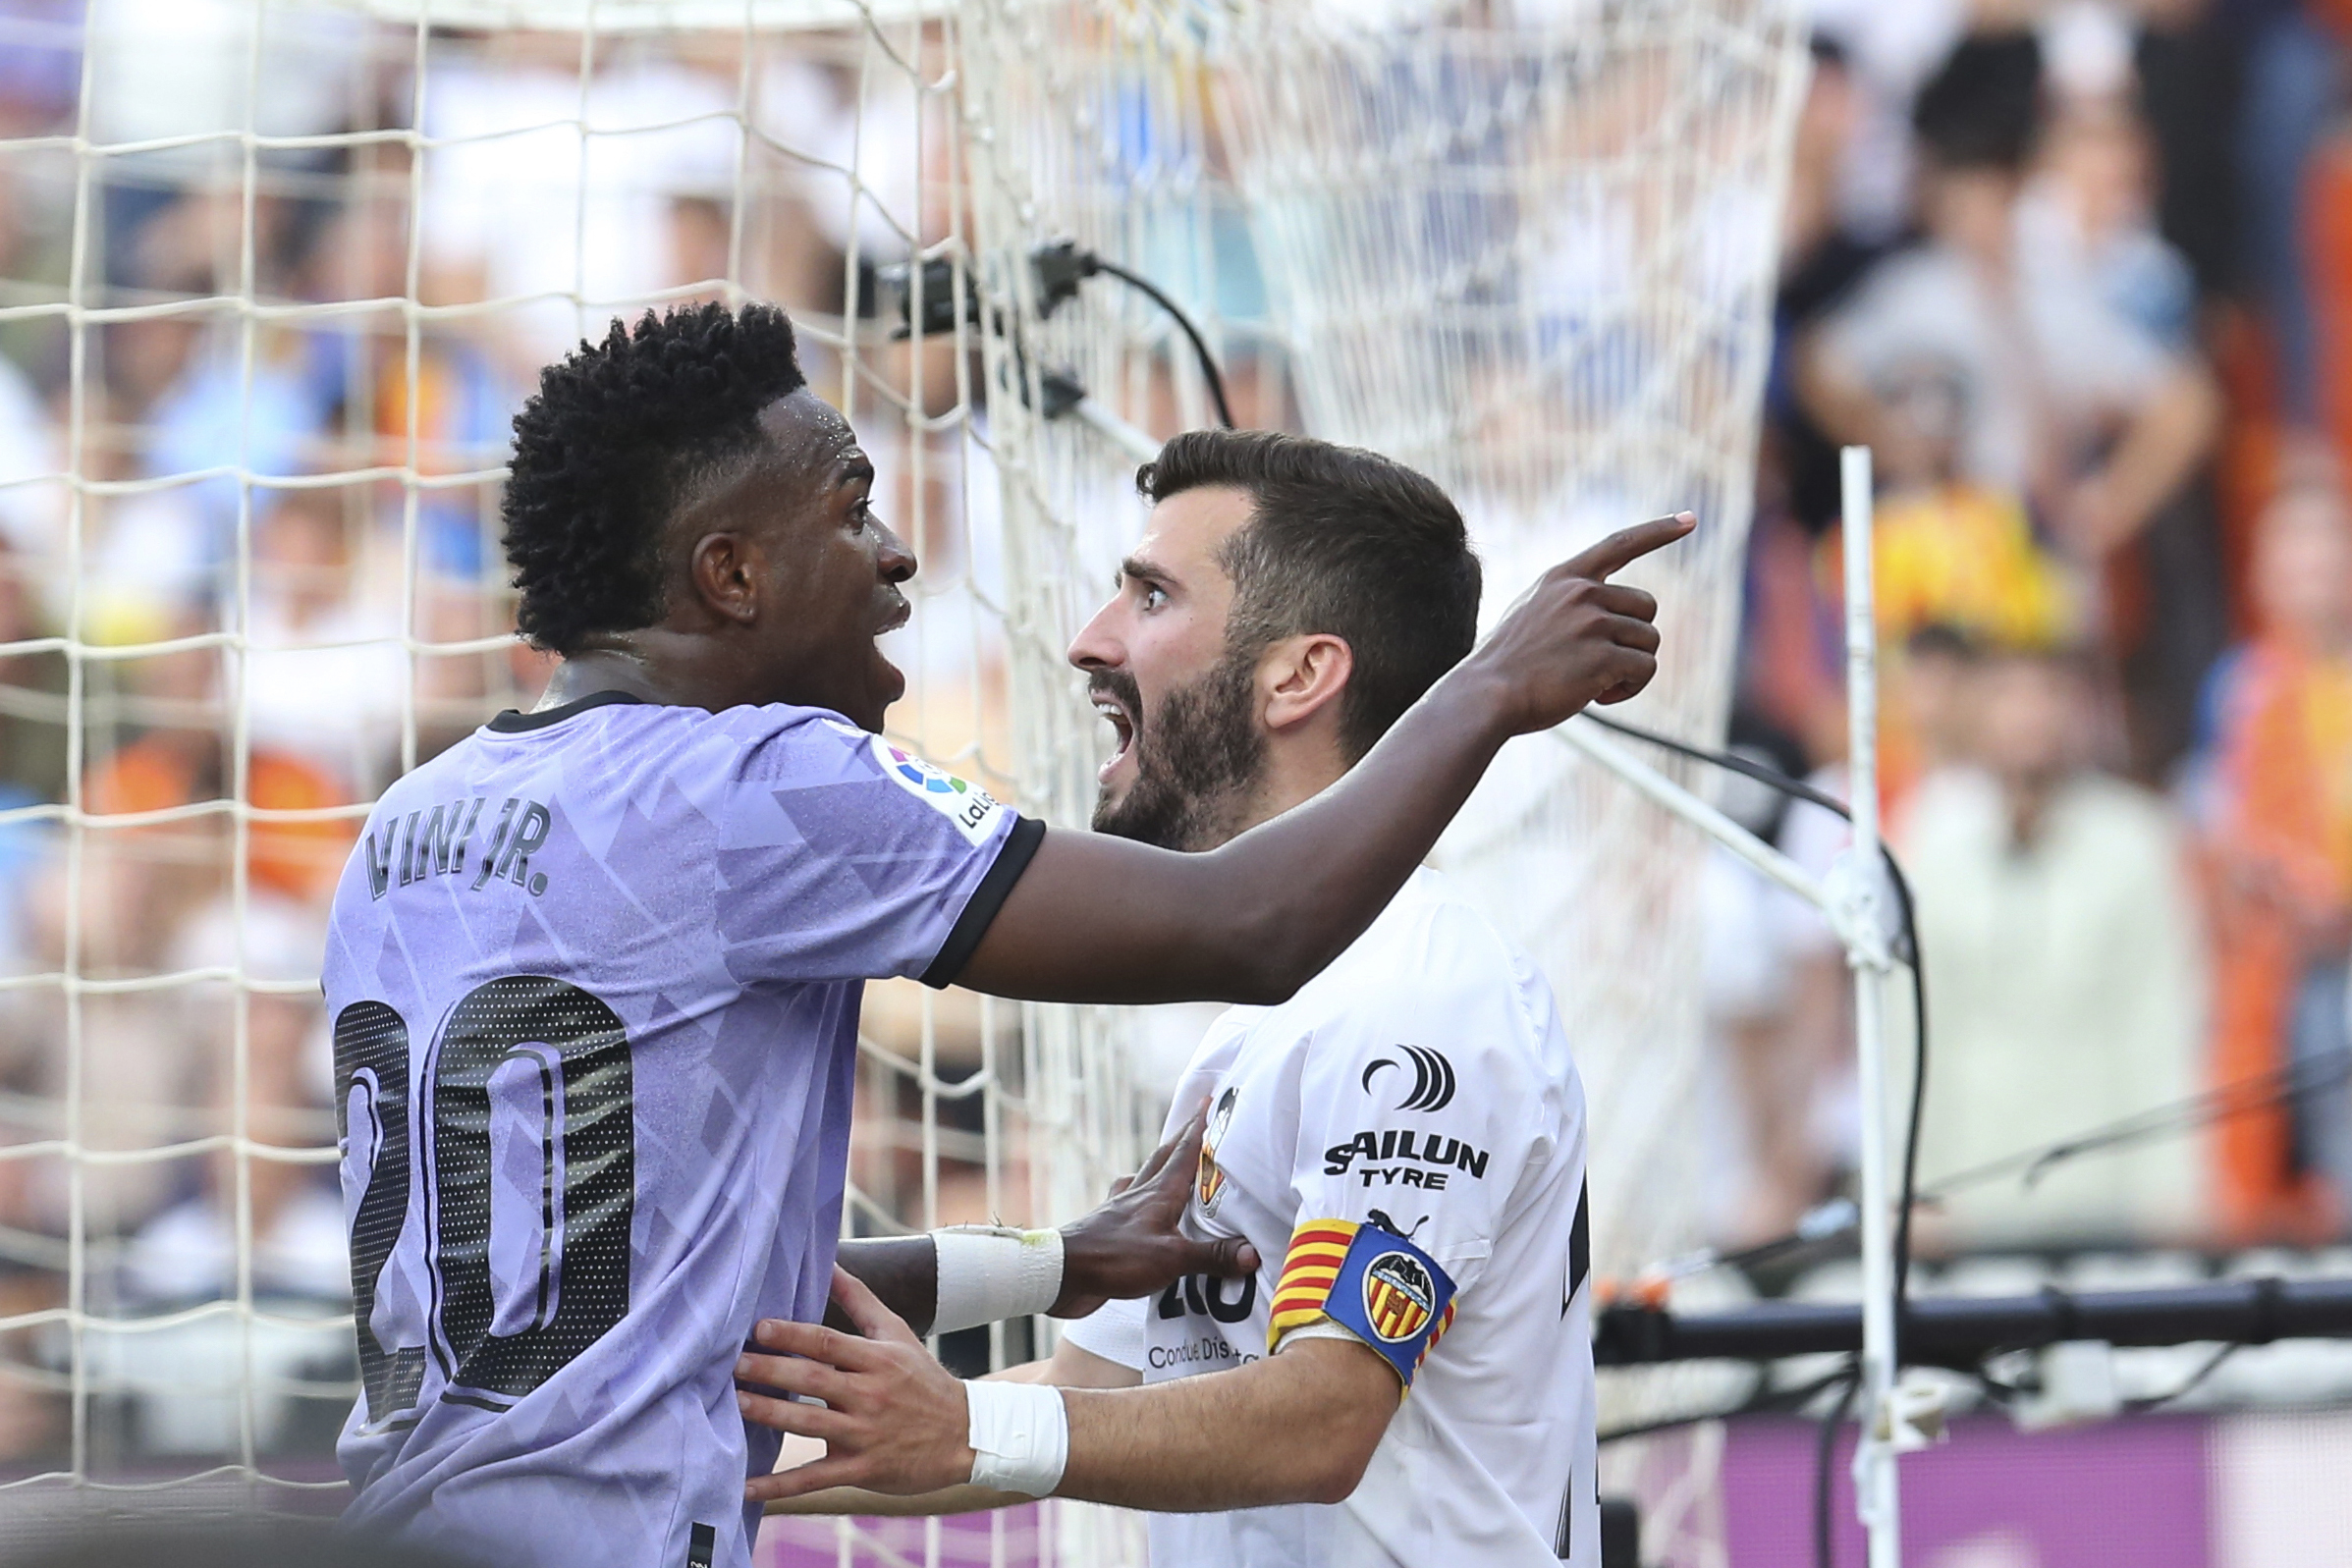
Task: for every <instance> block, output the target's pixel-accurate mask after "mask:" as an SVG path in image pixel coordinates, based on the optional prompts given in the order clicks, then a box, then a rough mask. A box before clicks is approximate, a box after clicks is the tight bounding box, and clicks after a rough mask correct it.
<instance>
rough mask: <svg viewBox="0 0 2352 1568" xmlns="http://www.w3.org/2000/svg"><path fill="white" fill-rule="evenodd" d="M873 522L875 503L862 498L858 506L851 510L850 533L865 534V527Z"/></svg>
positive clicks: (858, 501)
mask: <svg viewBox="0 0 2352 1568" xmlns="http://www.w3.org/2000/svg"><path fill="white" fill-rule="evenodd" d="M873 520H874V503H873V502H872V501H870V500H868V499H866V498H865V497H863V496H860V497H859V498H858V500H857V505H856V506H854V507H851V508H850V509H849V531H850V532H851V533H860V532H863V531H864V529H865V525H866V524H867V523H869V522H872V521H873Z"/></svg>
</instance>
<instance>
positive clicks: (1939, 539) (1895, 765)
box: [1822, 358, 2081, 805]
mask: <svg viewBox="0 0 2352 1568" xmlns="http://www.w3.org/2000/svg"><path fill="white" fill-rule="evenodd" d="M1874 392H1875V396H1876V401H1877V403H1878V408H1879V424H1878V429H1879V445H1878V447H1877V449H1876V450H1875V452H1874V453H1873V458H1874V460H1875V473H1876V475H1877V477H1878V481H1879V485H1880V492H1879V499H1878V501H1877V504H1876V507H1875V509H1874V514H1873V525H1872V541H1873V542H1872V550H1873V553H1874V558H1875V560H1874V564H1875V566H1876V568H1877V579H1876V580H1877V603H1876V608H1877V615H1878V627H1879V639H1880V647H1881V650H1882V651H1881V661H1882V665H1881V667H1882V669H1883V671H1884V676H1883V677H1882V700H1881V708H1880V732H1881V741H1880V746H1881V749H1880V763H1879V787H1880V790H1881V792H1882V793H1883V794H1885V795H1886V796H1887V800H1888V801H1889V803H1890V805H1891V803H1892V802H1894V801H1896V800H1899V799H1900V798H1901V797H1902V796H1903V795H1904V794H1905V793H1906V792H1908V790H1909V789H1910V787H1911V785H1912V784H1914V783H1916V782H1917V781H1918V779H1919V778H1920V777H1921V776H1922V775H1923V774H1924V773H1925V772H1926V771H1927V769H1928V768H1930V767H1932V766H1934V765H1935V764H1936V763H1938V762H1940V761H1946V760H1950V759H1949V757H1948V755H1946V756H1938V755H1936V754H1935V753H1936V752H1938V751H1940V750H1942V751H1948V745H1947V744H1946V743H1945V742H1943V741H1942V740H1939V739H1938V738H1937V737H1934V736H1923V735H1921V734H1919V733H1917V732H1915V730H1914V728H1913V726H1912V724H1911V722H1910V720H1911V715H1912V712H1913V709H1914V707H1915V703H1914V700H1913V698H1912V695H1911V694H1910V693H1909V692H1908V691H1907V689H1906V688H1907V686H1908V685H1909V684H1910V681H1911V676H1912V673H1911V669H1910V663H1911V661H1910V659H1909V657H1908V654H1909V652H1910V650H1911V648H1912V646H1913V643H1914V639H1915V638H1917V637H1918V636H1919V635H1920V634H1921V633H1923V632H1937V633H1942V636H1943V639H1944V640H1942V641H1939V640H1937V639H1936V638H1935V637H1933V636H1932V637H1931V638H1930V647H1931V650H1932V651H1933V652H1935V653H1949V652H1952V651H1955V644H1954V643H1953V642H1952V641H1951V639H1955V638H1956V639H1957V642H1958V643H1963V644H1964V643H1978V644H1987V645H1996V646H2020V647H2048V646H2051V645H2053V644H2055V643H2057V642H2060V641H2062V640H2065V639H2067V638H2069V637H2070V636H2072V635H2074V634H2075V633H2076V632H2078V631H2079V630H2080V627H2081V616H2080V614H2079V612H2078V611H2077V609H2076V601H2077V597H2078V596H2077V595H2076V593H2075V591H2074V588H2073V585H2072V584H2071V583H2070V582H2069V581H2068V579H2067V575H2066V572H2065V570H2064V568H2062V567H2061V566H2060V564H2059V563H2058V562H2057V561H2056V560H2054V559H2053V558H2052V557H2051V555H2050V554H2049V553H2048V552H2047V551H2045V550H2044V549H2043V548H2042V546H2041V544H2040V542H2039V541H2038V540H2037V539H2036V538H2035V537H2034V530H2033V526H2032V524H2031V523H2030V522H2029V521H2028V520H2027V518H2026V514H2025V509H2024V507H2023V506H2022V505H2020V504H2019V501H2018V498H2017V496H2016V495H2015V494H2014V493H2013V492H2010V491H2006V490H2002V489H1999V488H1997V487H1996V486H1992V485H1987V484H1982V483H1978V482H1974V481H1971V480H1970V479H1969V478H1967V477H1966V476H1965V475H1964V474H1963V472H1962V470H1961V444H1962V442H1963V441H1964V440H1965V438H1966V432H1967V430H1968V427H1969V423H1970V421H1969V411H1968V398H1969V386H1968V382H1967V379H1966V377H1965V375H1964V373H1963V372H1962V371H1961V370H1960V369H1959V368H1958V367H1957V366H1954V365H1951V364H1949V363H1946V362H1942V361H1938V360H1934V359H1929V358H1920V359H1913V360H1902V361H1897V362H1894V363H1892V364H1889V365H1888V366H1887V369H1886V371H1885V373H1884V374H1883V376H1882V378H1881V379H1880V380H1879V382H1878V383H1877V384H1876V386H1875V388H1874ZM1823 555H1824V561H1823V568H1822V575H1823V581H1824V584H1825V590H1826V591H1827V592H1829V593H1830V594H1832V596H1841V588H1840V585H1841V584H1842V581H1843V567H1842V564H1841V552H1840V550H1839V548H1838V541H1837V540H1835V539H1833V538H1832V539H1830V540H1827V541H1825V547H1824V552H1823ZM1945 662H1946V663H1947V664H1948V662H1949V661H1948V660H1947V661H1945ZM1925 674H1926V679H1927V680H1928V681H1929V682H1930V688H1929V689H1927V690H1925V691H1922V692H1921V693H1919V695H1918V701H1919V702H1924V703H1926V704H1929V705H1930V707H1931V709H1932V712H1933V714H1934V716H1935V718H1936V720H1937V722H1939V723H1941V722H1943V720H1944V718H1945V716H1946V715H1947V713H1948V709H1949V703H1948V702H1947V701H1945V700H1944V699H1945V697H1946V694H1947V691H1948V689H1949V681H1948V680H1946V679H1943V678H1942V676H1944V675H1945V674H1946V672H1945V671H1944V670H1943V669H1942V668H1941V667H1939V668H1935V669H1930V670H1929V671H1927V672H1926V673H1925Z"/></svg>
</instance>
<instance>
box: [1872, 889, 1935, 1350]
mask: <svg viewBox="0 0 2352 1568" xmlns="http://www.w3.org/2000/svg"><path fill="white" fill-rule="evenodd" d="M1880 850H1881V853H1882V854H1883V855H1885V858H1886V861H1887V876H1888V877H1889V878H1890V879H1891V880H1892V881H1893V883H1894V900H1895V902H1896V903H1897V904H1899V905H1900V906H1901V908H1902V916H1903V933H1904V935H1905V936H1906V937H1907V938H1908V939H1909V942H1910V946H1911V1034H1912V1039H1913V1041H1914V1044H1913V1047H1912V1050H1911V1108H1910V1112H1909V1123H1908V1125H1907V1126H1906V1127H1905V1128H1904V1131H1903V1179H1902V1185H1901V1187H1900V1188H1899V1189H1898V1196H1897V1199H1896V1202H1895V1206H1894V1368H1895V1370H1896V1371H1897V1372H1900V1371H1901V1370H1902V1365H1903V1343H1904V1341H1905V1340H1906V1339H1908V1338H1909V1337H1910V1330H1911V1325H1910V1316H1911V1212H1912V1211H1913V1210H1914V1209H1916V1208H1918V1207H1919V1124H1920V1122H1921V1121H1922V1120H1923V1119H1925V1117H1926V1114H1927V1105H1928V966H1927V961H1926V959H1924V958H1923V957H1921V955H1920V951H1919V920H1918V912H1917V910H1916V909H1915V908H1914V906H1913V904H1912V901H1911V883H1910V879H1908V878H1907V877H1905V876H1904V875H1903V868H1902V867H1901V866H1900V865H1898V864H1896V863H1895V858H1894V856H1893V855H1891V854H1887V853H1886V849H1885V846H1884V845H1881V846H1880Z"/></svg>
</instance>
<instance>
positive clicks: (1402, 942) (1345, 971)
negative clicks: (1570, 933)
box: [1301, 871, 1558, 1060]
mask: <svg viewBox="0 0 2352 1568" xmlns="http://www.w3.org/2000/svg"><path fill="white" fill-rule="evenodd" d="M1322 978H1324V979H1326V980H1328V981H1329V982H1330V983H1329V984H1327V985H1318V986H1317V987H1316V988H1314V989H1315V991H1316V993H1317V995H1316V997H1315V999H1314V1000H1315V1002H1316V1012H1317V1013H1318V1015H1319V1016H1317V1017H1315V1018H1314V1019H1313V1020H1311V1022H1312V1023H1313V1024H1314V1026H1315V1031H1314V1032H1315V1034H1316V1036H1317V1038H1318V1039H1319V1040H1329V1041H1331V1042H1333V1043H1334V1044H1342V1045H1343V1044H1344V1043H1346V1042H1350V1041H1354V1042H1359V1043H1360V1042H1366V1041H1370V1042H1375V1043H1380V1042H1386V1043H1394V1041H1395V1040H1396V1039H1412V1038H1414V1037H1416V1036H1421V1037H1426V1038H1427V1039H1428V1040H1429V1041H1432V1042H1435V1041H1437V1040H1439V1039H1440V1038H1444V1039H1447V1040H1451V1041H1454V1042H1455V1043H1456V1044H1457V1045H1458V1047H1459V1048H1460V1051H1461V1053H1462V1054H1463V1057H1464V1059H1465V1060H1467V1059H1470V1058H1473V1057H1488V1056H1507V1057H1509V1058H1511V1059H1514V1060H1517V1059H1532V1058H1533V1057H1534V1056H1536V1055H1538V1054H1541V1042H1542V1041H1543V1039H1544V1038H1545V1037H1546V1035H1548V1034H1549V1033H1550V1032H1551V1031H1552V1030H1553V1029H1554V1028H1556V1027H1557V1023H1558V1019H1557V1009H1556V1007H1555V1005H1554V1001H1553V997H1552V988H1551V985H1550V982H1548V981H1547V980H1546V979H1545V978H1544V974H1543V971H1542V970H1541V969H1539V968H1538V967H1537V966H1536V964H1535V962H1534V960H1533V959H1531V958H1529V957H1528V956H1527V954H1526V953H1524V952H1523V951H1521V950H1520V948H1519V947H1518V946H1517V945H1516V944H1514V943H1513V942H1511V941H1510V940H1509V939H1508V938H1507V937H1505V936H1504V934H1503V933H1502V931H1500V930H1499V929H1498V928H1497V927H1496V925H1495V923H1494V922H1493V921H1492V920H1490V919H1489V918H1488V917H1487V916H1486V914H1485V913H1484V912H1483V911H1481V910H1479V909H1478V908H1477V907H1476V906H1474V905H1473V904H1471V903H1470V902H1468V901H1467V900H1466V899H1465V898H1463V897H1461V896H1460V895H1459V894H1458V893H1457V892H1455V891H1454V890H1453V889H1452V888H1451V887H1450V886H1449V884H1448V883H1447V881H1446V879H1445V878H1444V877H1443V876H1441V875H1440V874H1438V873H1436V872H1431V871H1421V872H1416V873H1415V874H1414V877H1413V879H1412V881H1410V882H1408V883H1407V884H1406V885H1405V887H1404V889H1403V891H1401V892H1398V894H1397V895H1396V898H1395V900H1394V901H1393V902H1392V903H1391V904H1390V906H1389V908H1388V909H1386V910H1385V911H1383V912H1382V914H1381V917H1380V919H1379V920H1378V921H1376V922H1375V923H1374V925H1373V927H1372V929H1371V930H1370V931H1368V932H1366V933H1365V935H1364V937H1363V938H1362V939H1361V940H1359V942H1358V943H1357V945H1356V946H1354V947H1351V948H1349V949H1348V951H1347V953H1346V954H1345V955H1344V956H1343V957H1342V958H1341V959H1340V961H1339V962H1337V963H1335V964H1334V965H1333V966H1332V967H1331V968H1330V969H1329V970H1327V971H1325V975H1324V977H1322ZM1301 995H1302V997H1303V996H1304V995H1305V994H1304V993H1302V994H1301Z"/></svg>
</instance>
